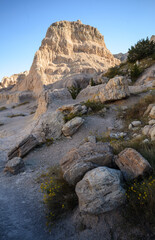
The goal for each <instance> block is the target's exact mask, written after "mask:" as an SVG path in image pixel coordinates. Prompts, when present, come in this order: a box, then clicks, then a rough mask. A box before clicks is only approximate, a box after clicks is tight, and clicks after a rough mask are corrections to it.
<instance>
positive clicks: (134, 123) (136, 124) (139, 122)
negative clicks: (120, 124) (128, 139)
mask: <svg viewBox="0 0 155 240" xmlns="http://www.w3.org/2000/svg"><path fill="white" fill-rule="evenodd" d="M131 125H132V126H133V127H138V126H140V125H141V121H133V122H132V123H131Z"/></svg>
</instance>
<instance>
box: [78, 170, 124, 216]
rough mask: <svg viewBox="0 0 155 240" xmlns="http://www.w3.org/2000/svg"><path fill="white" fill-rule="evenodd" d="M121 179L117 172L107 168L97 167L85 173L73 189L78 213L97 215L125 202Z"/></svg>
mask: <svg viewBox="0 0 155 240" xmlns="http://www.w3.org/2000/svg"><path fill="white" fill-rule="evenodd" d="M122 179H123V178H122V174H121V172H120V171H119V170H115V169H110V168H108V167H98V168H95V169H93V170H91V171H89V172H87V173H86V175H85V176H84V178H83V179H82V180H81V181H80V182H78V183H77V185H76V188H75V191H76V194H77V196H78V199H79V208H80V211H81V212H82V213H88V214H95V215H98V214H101V213H105V212H108V211H111V210H113V209H116V208H117V207H119V206H120V205H122V204H123V203H124V201H125V190H124V189H123V188H122V187H121V183H122Z"/></svg>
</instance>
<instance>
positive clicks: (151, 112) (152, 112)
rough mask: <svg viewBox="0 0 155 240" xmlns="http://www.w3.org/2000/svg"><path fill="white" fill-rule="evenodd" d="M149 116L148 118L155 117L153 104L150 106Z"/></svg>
mask: <svg viewBox="0 0 155 240" xmlns="http://www.w3.org/2000/svg"><path fill="white" fill-rule="evenodd" d="M149 116H150V118H153V119H155V106H153V107H152V109H151V111H150V114H149Z"/></svg>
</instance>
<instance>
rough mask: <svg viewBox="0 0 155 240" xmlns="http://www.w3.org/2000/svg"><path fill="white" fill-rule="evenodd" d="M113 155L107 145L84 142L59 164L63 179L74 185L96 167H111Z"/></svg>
mask: <svg viewBox="0 0 155 240" xmlns="http://www.w3.org/2000/svg"><path fill="white" fill-rule="evenodd" d="M112 161H113V153H112V149H111V147H110V145H109V144H108V143H101V142H98V143H92V142H86V143H84V144H82V145H81V146H79V147H78V148H73V149H71V150H70V151H69V152H68V153H67V154H66V155H65V156H64V157H63V158H62V159H61V162H60V165H61V169H62V172H63V177H64V178H65V180H66V181H67V182H68V183H69V184H71V185H75V184H76V183H77V182H78V181H80V180H81V179H82V177H83V175H84V174H85V173H86V172H88V171H89V170H91V169H92V168H95V167H97V166H109V167H111V166H112V165H113V162H112Z"/></svg>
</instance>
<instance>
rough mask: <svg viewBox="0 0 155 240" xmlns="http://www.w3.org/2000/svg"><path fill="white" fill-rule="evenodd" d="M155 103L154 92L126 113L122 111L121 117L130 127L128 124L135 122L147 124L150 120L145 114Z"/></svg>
mask: <svg viewBox="0 0 155 240" xmlns="http://www.w3.org/2000/svg"><path fill="white" fill-rule="evenodd" d="M152 103H155V91H154V90H153V91H152V93H151V94H149V95H147V96H145V97H143V98H142V99H140V100H139V102H138V103H136V104H134V105H133V106H131V107H129V108H128V109H127V110H126V111H124V112H123V111H122V110H120V112H119V114H118V115H119V116H122V117H123V119H124V120H125V124H126V125H127V127H128V124H129V123H131V122H132V121H134V120H140V121H142V122H144V123H145V122H146V121H147V120H148V119H147V117H145V116H144V112H145V111H146V109H147V107H148V105H149V104H152Z"/></svg>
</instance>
